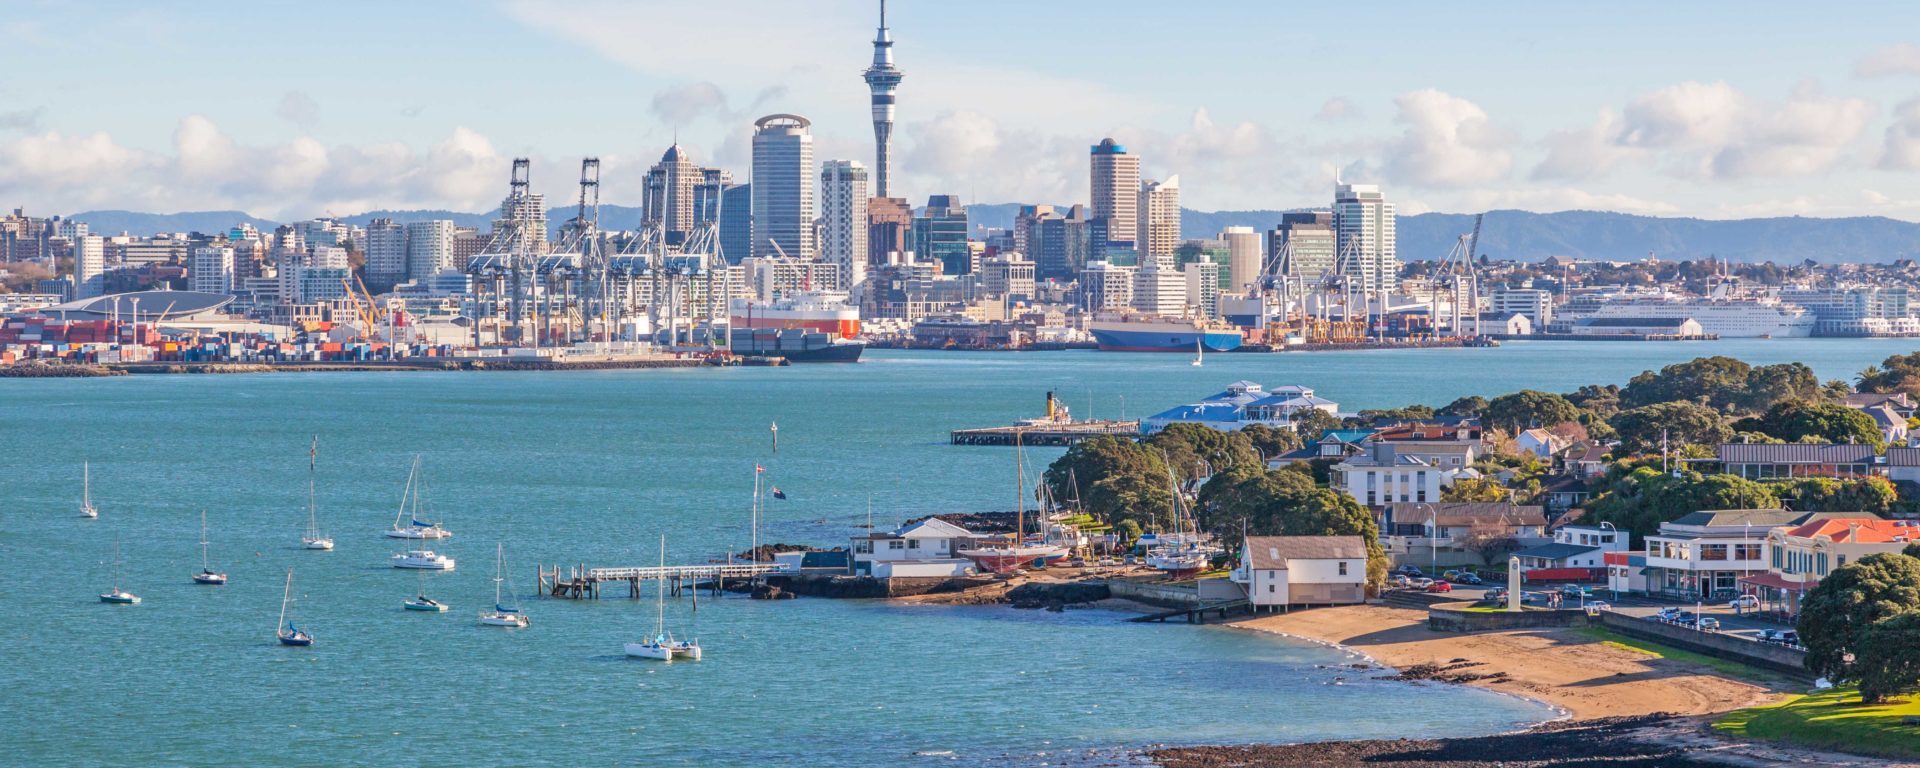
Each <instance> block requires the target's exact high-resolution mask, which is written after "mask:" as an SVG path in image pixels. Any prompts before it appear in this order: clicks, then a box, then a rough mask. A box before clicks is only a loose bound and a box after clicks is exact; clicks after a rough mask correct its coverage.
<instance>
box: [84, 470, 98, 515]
mask: <svg viewBox="0 0 1920 768" xmlns="http://www.w3.org/2000/svg"><path fill="white" fill-rule="evenodd" d="M80 516H81V517H84V518H87V519H88V520H93V519H96V518H98V517H100V510H97V509H94V508H93V468H92V466H91V465H90V463H89V462H84V461H83V462H80Z"/></svg>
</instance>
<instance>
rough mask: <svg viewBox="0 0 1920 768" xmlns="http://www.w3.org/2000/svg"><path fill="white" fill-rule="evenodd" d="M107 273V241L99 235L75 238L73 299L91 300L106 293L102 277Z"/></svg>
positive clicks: (84, 235)
mask: <svg viewBox="0 0 1920 768" xmlns="http://www.w3.org/2000/svg"><path fill="white" fill-rule="evenodd" d="M81 226H82V227H84V226H86V225H84V224H83V225H81ZM106 271H107V242H106V240H105V239H104V238H102V237H100V236H99V235H88V234H82V235H79V236H77V237H75V238H74V239H73V297H74V298H76V299H91V298H93V297H95V296H99V295H100V294H102V293H104V292H105V285H104V283H105V281H104V280H103V279H102V277H101V276H102V275H103V274H105V273H106Z"/></svg>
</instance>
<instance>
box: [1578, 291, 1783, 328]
mask: <svg viewBox="0 0 1920 768" xmlns="http://www.w3.org/2000/svg"><path fill="white" fill-rule="evenodd" d="M1592 316H1593V317H1614V318H1693V320H1694V322H1697V323H1699V324H1700V329H1701V330H1702V331H1703V332H1705V333H1709V334H1713V335H1716V336H1719V337H1720V338H1723V339H1754V338H1769V337H1770V338H1786V337H1797V336H1812V335H1813V327H1814V316H1813V313H1811V312H1808V311H1807V310H1806V308H1805V307H1801V306H1799V305H1796V304H1784V303H1781V301H1780V300H1779V299H1775V298H1771V297H1760V296H1754V297H1737V296H1724V295H1719V296H1712V297H1707V296H1680V295H1675V294H1660V295H1653V296H1646V295H1641V296H1631V297H1619V298H1614V299H1610V300H1608V301H1606V302H1605V303H1603V304H1601V305H1600V307H1599V308H1598V309H1597V310H1595V311H1594V313H1593V314H1592Z"/></svg>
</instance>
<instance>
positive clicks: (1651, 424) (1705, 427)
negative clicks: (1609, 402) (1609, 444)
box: [1609, 402, 1733, 454]
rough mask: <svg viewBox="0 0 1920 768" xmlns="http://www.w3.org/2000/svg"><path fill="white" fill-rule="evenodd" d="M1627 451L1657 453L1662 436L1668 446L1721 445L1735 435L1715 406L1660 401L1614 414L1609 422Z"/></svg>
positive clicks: (1623, 449)
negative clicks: (1721, 418) (1713, 407)
mask: <svg viewBox="0 0 1920 768" xmlns="http://www.w3.org/2000/svg"><path fill="white" fill-rule="evenodd" d="M1609 424H1610V425H1611V426H1612V427H1613V430H1614V433H1615V436H1616V437H1618V438H1619V440H1620V448H1621V451H1622V452H1624V453H1627V454H1641V453H1658V452H1660V447H1661V437H1662V435H1664V436H1665V438H1666V442H1667V444H1668V446H1669V447H1673V446H1679V445H1685V444H1694V445H1718V444H1720V443H1724V442H1726V441H1727V439H1728V438H1730V437H1732V436H1733V430H1732V429H1731V428H1729V427H1728V426H1727V425H1726V424H1725V423H1724V422H1722V421H1721V420H1720V413H1719V412H1718V411H1715V410H1714V409H1712V408H1710V407H1707V406H1704V405H1700V404H1697V403H1689V402H1671V403H1657V404H1654V405H1648V406H1642V407H1639V408H1634V409H1632V410H1627V411H1621V412H1619V413H1616V414H1614V415H1613V419H1612V420H1611V421H1610V422H1609Z"/></svg>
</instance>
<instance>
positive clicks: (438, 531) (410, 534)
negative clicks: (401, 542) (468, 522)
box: [386, 528, 453, 540]
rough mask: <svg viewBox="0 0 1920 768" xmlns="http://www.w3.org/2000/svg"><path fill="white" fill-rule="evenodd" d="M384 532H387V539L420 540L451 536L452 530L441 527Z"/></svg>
mask: <svg viewBox="0 0 1920 768" xmlns="http://www.w3.org/2000/svg"><path fill="white" fill-rule="evenodd" d="M386 534H387V538H389V539H412V540H421V539H447V538H452V537H453V532H452V531H449V530H446V529H443V528H406V529H389V530H388V531H387V532H386Z"/></svg>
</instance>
